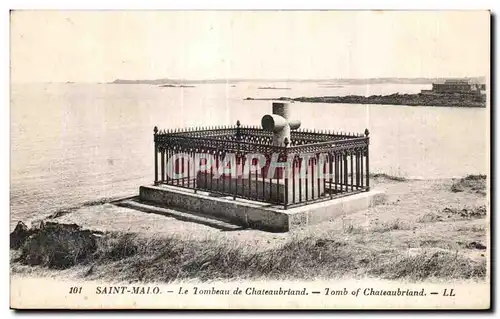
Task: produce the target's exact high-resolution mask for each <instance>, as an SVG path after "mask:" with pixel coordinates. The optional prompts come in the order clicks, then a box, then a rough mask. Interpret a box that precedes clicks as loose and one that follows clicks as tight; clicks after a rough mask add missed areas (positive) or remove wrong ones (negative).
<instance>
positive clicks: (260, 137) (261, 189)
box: [154, 121, 370, 209]
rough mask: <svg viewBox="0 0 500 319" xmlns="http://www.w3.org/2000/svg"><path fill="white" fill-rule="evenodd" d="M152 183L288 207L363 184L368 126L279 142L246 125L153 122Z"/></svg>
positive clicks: (364, 187)
mask: <svg viewBox="0 0 500 319" xmlns="http://www.w3.org/2000/svg"><path fill="white" fill-rule="evenodd" d="M154 144H155V146H154V165H155V170H154V183H155V185H162V184H164V185H171V186H176V187H183V188H189V189H193V190H194V191H195V192H196V191H197V190H204V191H208V192H210V193H213V194H219V195H222V196H231V197H232V198H233V199H234V200H236V198H244V199H249V200H254V201H259V202H265V203H269V204H273V205H279V206H282V207H283V208H284V209H287V208H289V207H293V206H297V205H302V204H306V203H311V202H315V201H321V200H327V199H333V198H337V197H341V196H346V195H350V194H355V193H359V192H365V191H368V190H369V189H370V179H369V172H370V171H369V132H368V130H367V129H366V130H365V132H364V134H356V133H343V132H342V133H341V132H337V133H335V132H326V131H319V132H316V131H309V130H298V131H292V132H291V140H290V141H288V140H285V146H273V145H272V132H268V131H265V130H263V129H260V128H257V127H251V126H241V125H240V123H239V121H238V122H237V124H236V126H231V127H228V126H224V127H222V126H221V127H210V128H187V129H173V130H158V128H157V127H155V128H154Z"/></svg>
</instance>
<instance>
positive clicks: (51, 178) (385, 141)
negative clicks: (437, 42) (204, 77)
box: [10, 82, 490, 224]
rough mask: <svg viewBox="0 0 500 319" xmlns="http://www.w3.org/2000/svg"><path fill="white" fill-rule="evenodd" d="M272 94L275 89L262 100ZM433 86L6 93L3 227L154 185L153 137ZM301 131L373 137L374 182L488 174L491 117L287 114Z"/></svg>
mask: <svg viewBox="0 0 500 319" xmlns="http://www.w3.org/2000/svg"><path fill="white" fill-rule="evenodd" d="M263 87H271V88H273V89H262V88H263ZM422 89H430V85H417V84H375V85H373V84H372V85H337V84H328V83H319V82H288V83H286V82H283V83H263V82H238V83H218V84H194V87H184V88H181V87H158V86H156V85H148V84H96V83H17V84H16V83H14V84H12V85H11V98H10V116H11V118H10V123H11V124H10V201H11V224H12V223H14V224H15V223H17V221H18V220H28V221H29V220H32V219H36V218H38V217H40V216H46V215H48V214H51V213H53V212H54V211H56V210H59V209H63V208H68V207H75V206H78V205H81V204H82V203H84V202H88V201H95V200H99V199H101V198H109V197H125V196H133V195H136V194H138V190H139V186H140V185H144V184H151V183H152V182H153V179H154V176H153V169H154V167H153V127H154V126H158V127H159V128H160V129H172V128H181V127H204V126H215V125H234V124H235V123H236V121H237V120H239V121H240V122H241V123H242V124H243V125H260V119H261V117H262V116H263V115H265V114H268V113H270V112H271V101H250V100H245V98H246V97H253V98H258V97H260V98H279V97H300V96H328V95H350V94H356V95H365V96H368V95H374V94H378V95H382V94H392V93H417V92H420V90H422ZM291 116H292V118H294V119H299V120H300V121H301V123H302V127H303V128H307V129H316V130H333V131H344V132H358V133H362V132H363V131H364V130H365V128H368V129H369V131H370V141H371V142H370V143H371V144H370V169H371V171H372V172H374V173H385V174H389V175H395V176H401V177H406V178H418V179H441V178H455V177H463V176H465V175H468V174H486V173H487V171H488V170H489V166H488V163H489V161H488V158H489V141H490V140H489V132H488V129H489V109H485V108H458V107H416V106H400V105H361V104H322V103H293V104H292V105H291Z"/></svg>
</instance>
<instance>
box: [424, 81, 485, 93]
mask: <svg viewBox="0 0 500 319" xmlns="http://www.w3.org/2000/svg"><path fill="white" fill-rule="evenodd" d="M485 91H486V84H483V83H479V82H477V81H474V80H471V79H468V80H463V79H458V80H454V79H449V80H445V81H444V82H441V83H439V82H438V83H432V90H422V94H454V93H458V94H475V95H481V94H484V93H485Z"/></svg>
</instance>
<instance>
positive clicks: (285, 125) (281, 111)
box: [261, 102, 300, 146]
mask: <svg viewBox="0 0 500 319" xmlns="http://www.w3.org/2000/svg"><path fill="white" fill-rule="evenodd" d="M289 114H290V105H289V104H288V103H278V102H273V114H267V115H264V116H263V117H262V120H261V125H262V128H263V129H265V130H266V131H271V132H273V145H274V146H285V138H286V139H288V142H290V141H291V140H290V131H291V130H296V129H298V128H299V127H300V121H299V120H290V119H289Z"/></svg>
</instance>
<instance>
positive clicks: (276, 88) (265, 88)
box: [257, 86, 291, 90]
mask: <svg viewBox="0 0 500 319" xmlns="http://www.w3.org/2000/svg"><path fill="white" fill-rule="evenodd" d="M257 89H259V90H291V89H290V88H285V87H282V88H280V87H274V86H259V87H258V88H257Z"/></svg>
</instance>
